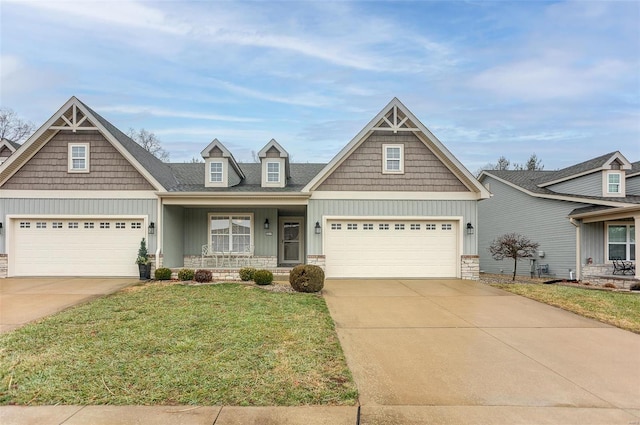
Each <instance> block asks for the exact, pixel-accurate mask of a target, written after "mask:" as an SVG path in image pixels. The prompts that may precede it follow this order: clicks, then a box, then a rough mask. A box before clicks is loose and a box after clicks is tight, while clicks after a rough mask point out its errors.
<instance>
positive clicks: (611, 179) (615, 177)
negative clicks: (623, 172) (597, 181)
mask: <svg viewBox="0 0 640 425" xmlns="http://www.w3.org/2000/svg"><path fill="white" fill-rule="evenodd" d="M620 192H621V190H620V173H609V174H607V193H620Z"/></svg>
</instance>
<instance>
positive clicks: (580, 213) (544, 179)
mask: <svg viewBox="0 0 640 425" xmlns="http://www.w3.org/2000/svg"><path fill="white" fill-rule="evenodd" d="M479 180H480V182H481V183H482V184H483V185H484V186H485V187H486V188H487V189H488V190H489V191H490V192H491V193H492V197H491V198H490V199H488V200H485V201H482V202H481V203H480V204H479V207H478V214H479V223H478V240H479V246H480V269H481V270H482V271H484V272H488V273H506V274H509V273H512V272H513V262H509V261H495V260H493V259H492V257H491V255H490V254H489V252H488V250H487V247H488V246H489V245H490V244H491V241H492V240H494V239H495V238H497V237H498V236H500V235H503V234H505V233H511V232H515V233H520V234H523V235H525V236H527V237H529V238H530V239H531V240H533V241H534V242H538V243H539V244H540V247H539V249H538V253H537V255H536V257H535V258H534V259H532V260H533V261H534V262H533V265H532V264H531V263H532V261H531V260H526V261H520V264H519V266H518V274H520V275H529V273H531V272H535V273H536V274H537V273H538V268H539V267H540V266H548V270H546V272H547V273H545V274H547V275H550V276H555V277H557V278H563V279H567V278H571V277H572V278H574V279H575V278H577V279H582V280H591V281H594V282H600V281H601V280H602V281H607V279H604V278H603V277H608V276H611V275H612V272H613V265H612V262H613V260H614V259H622V260H624V261H631V262H633V263H635V259H636V257H635V241H636V240H637V239H638V226H637V224H638V222H639V221H640V162H635V163H633V164H632V163H630V162H629V161H628V160H627V158H625V157H624V155H622V154H621V153H620V152H611V153H608V154H606V155H602V156H599V157H597V158H594V159H591V160H588V161H585V162H582V163H580V164H576V165H573V166H571V167H568V168H564V169H562V170H558V171H497V170H487V171H483V172H482V174H481V175H480V177H479ZM544 269H545V268H544V267H543V271H545V270H544ZM635 273H636V274H635V277H636V278H638V277H639V275H638V270H637V268H636V272H635ZM609 280H611V279H609Z"/></svg>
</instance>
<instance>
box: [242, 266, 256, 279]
mask: <svg viewBox="0 0 640 425" xmlns="http://www.w3.org/2000/svg"><path fill="white" fill-rule="evenodd" d="M256 271H257V270H256V269H254V268H253V267H243V268H241V269H240V271H239V272H238V274H239V275H240V279H241V280H243V281H244V282H247V281H249V280H253V275H254V274H255V273H256Z"/></svg>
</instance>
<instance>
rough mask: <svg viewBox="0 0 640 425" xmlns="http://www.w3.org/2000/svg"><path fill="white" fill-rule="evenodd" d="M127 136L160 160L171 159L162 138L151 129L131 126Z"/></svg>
mask: <svg viewBox="0 0 640 425" xmlns="http://www.w3.org/2000/svg"><path fill="white" fill-rule="evenodd" d="M127 136H129V137H130V138H131V139H133V140H134V141H135V142H136V143H138V144H139V145H140V146H142V147H143V149H144V150H146V151H147V152H149V153H150V154H152V155H153V156H155V157H156V158H158V159H159V160H160V161H163V162H167V161H169V152H167V151H166V150H164V148H163V147H162V144H161V142H160V140H158V138H157V137H156V135H155V134H153V132H151V131H147V130H145V129H144V128H141V129H140V130H135V129H133V128H129V131H127Z"/></svg>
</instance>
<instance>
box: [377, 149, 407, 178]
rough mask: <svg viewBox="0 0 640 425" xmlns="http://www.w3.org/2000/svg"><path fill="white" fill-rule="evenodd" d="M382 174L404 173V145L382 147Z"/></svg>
mask: <svg viewBox="0 0 640 425" xmlns="http://www.w3.org/2000/svg"><path fill="white" fill-rule="evenodd" d="M382 155H383V164H382V173H383V174H403V173H404V145H382Z"/></svg>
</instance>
